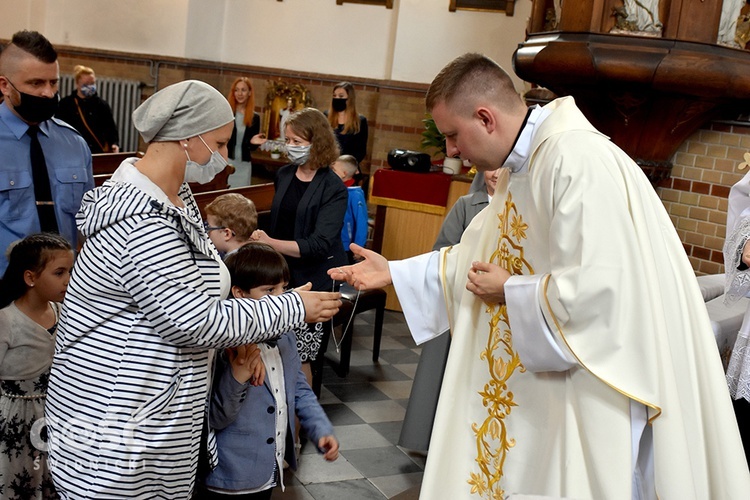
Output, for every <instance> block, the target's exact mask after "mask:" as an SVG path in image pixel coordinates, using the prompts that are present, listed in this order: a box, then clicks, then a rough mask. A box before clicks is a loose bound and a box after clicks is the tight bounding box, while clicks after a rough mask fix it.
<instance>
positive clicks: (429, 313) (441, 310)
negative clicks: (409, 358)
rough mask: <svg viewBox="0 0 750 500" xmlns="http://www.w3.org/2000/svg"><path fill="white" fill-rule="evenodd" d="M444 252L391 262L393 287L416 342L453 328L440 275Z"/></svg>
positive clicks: (422, 341) (426, 339)
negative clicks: (441, 256) (440, 257)
mask: <svg viewBox="0 0 750 500" xmlns="http://www.w3.org/2000/svg"><path fill="white" fill-rule="evenodd" d="M439 256H440V252H430V253H426V254H422V255H417V256H416V257H411V258H409V259H405V260H394V261H391V262H389V263H388V266H389V268H390V271H391V279H392V281H393V288H394V289H395V290H396V295H397V296H398V300H399V302H400V303H401V309H402V310H403V311H404V318H405V319H406V323H407V324H408V325H409V331H410V332H411V336H412V337H414V341H415V342H416V343H417V345H419V344H423V343H424V342H427V341H428V340H430V339H433V338H435V337H437V336H439V335H440V334H442V333H444V332H445V331H447V330H448V329H449V328H450V325H449V323H448V311H447V310H446V308H445V298H444V296H443V287H442V286H441V283H440V276H439V274H440V273H439V266H438V263H439V260H438V259H439Z"/></svg>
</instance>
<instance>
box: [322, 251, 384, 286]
mask: <svg viewBox="0 0 750 500" xmlns="http://www.w3.org/2000/svg"><path fill="white" fill-rule="evenodd" d="M349 249H350V250H351V251H352V252H353V253H354V255H355V256H356V257H358V258H361V259H362V261H361V262H358V263H357V264H353V265H351V266H341V267H334V268H332V269H329V270H328V276H330V277H331V278H333V279H335V280H337V281H346V282H347V283H349V284H350V285H351V286H353V287H354V288H357V289H359V290H372V289H373V288H382V287H384V286H386V285H390V284H391V283H393V281H392V279H391V270H390V268H389V267H388V260H387V259H386V258H385V257H383V256H382V255H380V254H379V253H375V252H373V251H372V250H367V249H366V248H362V247H361V246H359V245H357V244H356V243H352V244H351V245H349Z"/></svg>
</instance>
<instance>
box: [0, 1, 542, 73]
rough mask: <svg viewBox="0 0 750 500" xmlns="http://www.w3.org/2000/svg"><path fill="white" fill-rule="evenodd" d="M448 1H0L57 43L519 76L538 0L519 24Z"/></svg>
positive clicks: (324, 69)
mask: <svg viewBox="0 0 750 500" xmlns="http://www.w3.org/2000/svg"><path fill="white" fill-rule="evenodd" d="M448 3H449V2H448V0H395V1H394V8H393V9H386V8H384V7H379V6H373V5H363V4H351V3H348V4H344V5H336V1H335V0H283V1H281V2H279V1H274V0H0V9H2V10H1V11H2V13H3V14H2V16H0V37H2V38H10V37H11V36H12V35H13V33H14V32H16V31H18V30H21V29H35V30H38V31H40V32H42V33H44V34H45V36H47V37H48V38H49V39H50V41H52V43H53V44H63V45H71V46H78V47H86V48H101V49H104V50H116V51H123V52H133V53H143V54H156V55H164V56H172V57H186V58H195V59H205V60H215V61H223V62H227V63H236V64H248V65H253V66H262V67H270V68H283V69H289V70H297V71H302V72H312V73H323V74H332V75H343V76H354V77H363V78H373V79H383V80H398V81H406V82H416V83H429V82H430V81H431V80H432V78H433V77H434V76H435V74H436V73H437V72H438V71H439V70H440V68H442V67H443V66H444V65H445V64H446V63H447V62H448V61H450V60H451V59H453V58H454V57H455V56H458V55H460V54H462V53H464V52H468V51H476V52H483V53H485V54H487V55H489V56H490V57H492V58H494V59H495V60H497V61H498V62H499V63H500V64H501V65H503V66H504V67H505V68H506V69H508V70H511V56H512V54H513V51H514V50H515V48H516V46H517V45H518V43H520V42H521V41H523V39H524V30H525V27H526V22H527V18H528V16H529V14H530V11H531V0H518V1H517V2H516V11H515V14H514V16H512V17H507V16H506V15H505V14H502V13H499V14H498V13H488V12H468V11H459V12H448ZM516 81H517V83H520V80H516Z"/></svg>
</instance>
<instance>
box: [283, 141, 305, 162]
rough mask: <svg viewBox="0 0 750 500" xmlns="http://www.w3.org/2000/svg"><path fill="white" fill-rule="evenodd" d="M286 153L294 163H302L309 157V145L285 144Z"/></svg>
mask: <svg viewBox="0 0 750 500" xmlns="http://www.w3.org/2000/svg"><path fill="white" fill-rule="evenodd" d="M286 155H287V157H288V158H289V159H290V160H292V163H293V164H295V165H302V164H303V163H305V162H306V161H307V159H308V158H309V157H310V145H307V146H291V145H287V147H286Z"/></svg>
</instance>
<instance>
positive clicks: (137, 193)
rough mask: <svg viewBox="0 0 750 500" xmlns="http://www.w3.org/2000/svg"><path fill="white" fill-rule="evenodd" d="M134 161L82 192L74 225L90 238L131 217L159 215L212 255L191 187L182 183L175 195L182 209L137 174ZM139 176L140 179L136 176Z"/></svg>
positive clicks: (128, 161)
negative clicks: (183, 206) (181, 204)
mask: <svg viewBox="0 0 750 500" xmlns="http://www.w3.org/2000/svg"><path fill="white" fill-rule="evenodd" d="M135 161H137V159H135V158H130V159H128V160H125V161H124V162H123V163H122V164H121V165H120V166H119V167H118V169H117V171H116V172H115V173H114V174H113V176H112V179H109V180H107V181H106V182H105V183H104V184H103V185H102V186H100V187H97V188H94V189H92V190H90V191H88V192H86V193H85V194H84V196H83V200H82V201H81V208H80V210H79V211H78V213H77V214H76V224H77V226H78V229H79V230H80V231H81V234H83V235H84V236H85V237H86V238H92V237H94V236H96V234H97V233H98V232H100V231H105V230H107V228H109V227H111V226H115V225H117V224H119V223H120V222H122V221H124V220H126V219H128V218H131V217H139V218H148V217H161V218H165V219H167V221H169V224H171V225H174V226H175V229H177V230H178V231H179V232H181V233H183V234H184V235H185V236H186V237H187V238H186V239H187V240H188V241H190V243H191V244H192V246H194V247H195V248H196V249H197V250H198V251H200V252H201V253H204V254H205V255H208V256H211V257H215V256H216V255H217V254H216V250H215V249H214V248H213V245H211V244H210V240H209V239H208V235H207V234H206V232H205V229H204V228H203V221H202V219H201V215H200V211H199V210H198V205H197V204H196V203H195V199H194V198H193V194H192V192H191V191H190V187H189V186H188V185H187V184H186V183H183V184H182V187H181V188H180V191H179V193H178V195H179V197H180V199H182V201H183V203H184V204H185V208H184V209H183V208H178V207H176V206H174V205H173V204H172V203H170V202H169V201H168V199H167V197H166V195H165V194H164V193H163V192H161V191H160V190H159V189H158V187H156V186H155V185H154V184H152V183H150V181H148V179H147V178H146V177H145V176H143V175H142V174H140V173H137V171H136V169H135V167H133V163H135ZM133 174H135V176H134V175H133ZM138 175H140V176H141V177H142V178H143V179H139V178H138V177H137V176H138ZM125 179H129V180H131V181H133V182H128V181H126V180H125Z"/></svg>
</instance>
